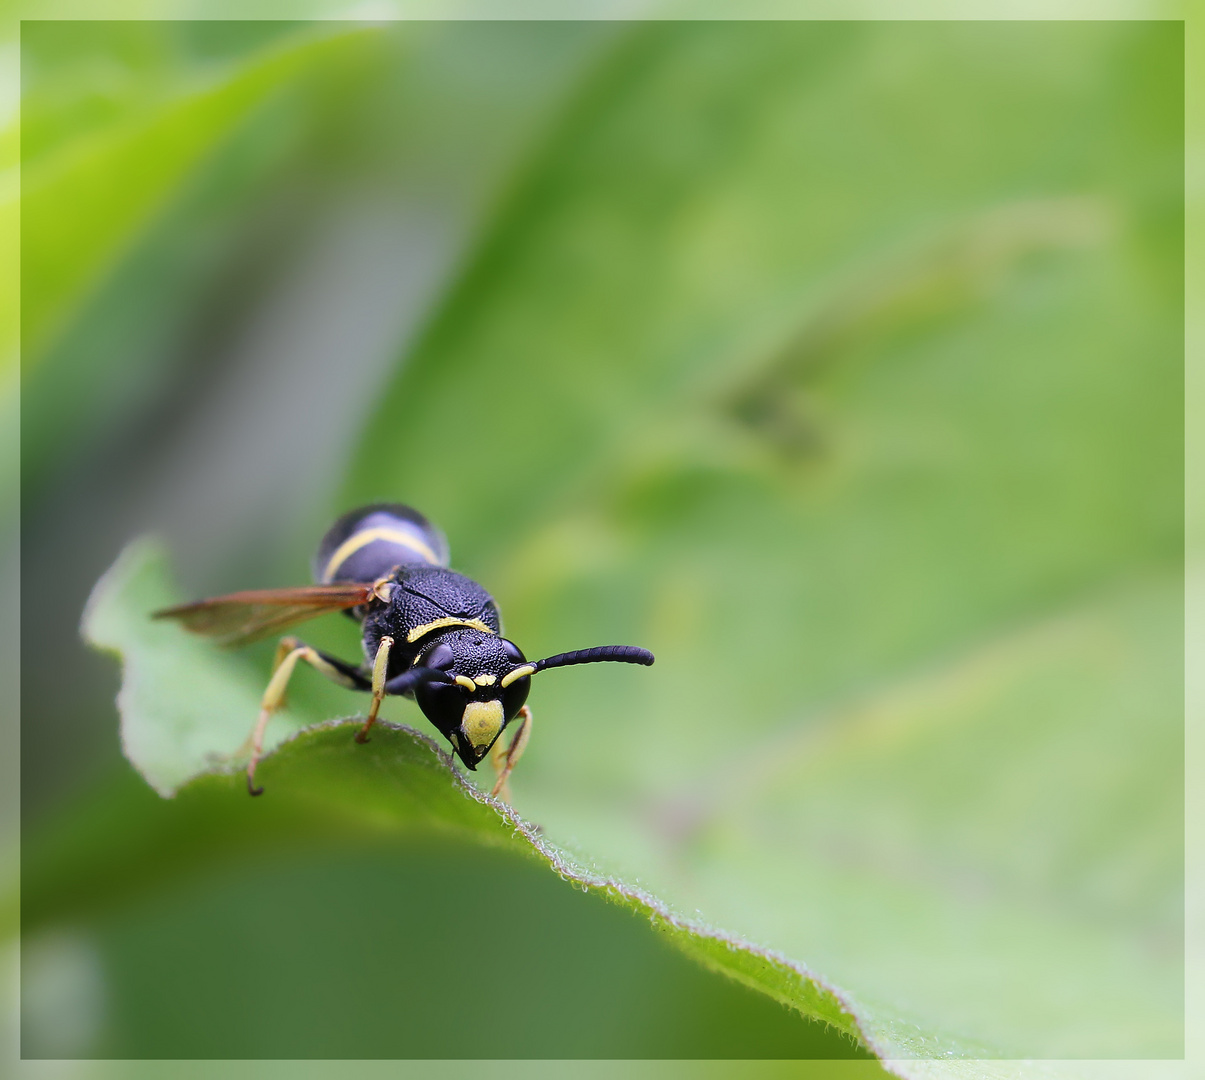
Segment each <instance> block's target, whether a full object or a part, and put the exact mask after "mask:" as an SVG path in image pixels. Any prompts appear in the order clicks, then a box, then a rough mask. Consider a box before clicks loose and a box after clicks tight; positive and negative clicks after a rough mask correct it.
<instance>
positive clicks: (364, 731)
mask: <svg viewBox="0 0 1205 1080" xmlns="http://www.w3.org/2000/svg"><path fill="white" fill-rule="evenodd" d="M392 648H393V638H391V637H383V638H381V644H380V645H378V646H377V655H376V659H374V660H373V662H372V705H371V706H370V707H369V709H368V720H367V721H366V722H365V724H364V726H363V727H362V728H360V730H359V731H357V732H356V742H358V743H366V742H368V729H369V728H371V727H372V725H373V724H375V723H376V722H377V713H378V712H379V711H380V708H381V702H382V701H384V700H385V675H386V673H387V672H388V670H389V650H390V649H392Z"/></svg>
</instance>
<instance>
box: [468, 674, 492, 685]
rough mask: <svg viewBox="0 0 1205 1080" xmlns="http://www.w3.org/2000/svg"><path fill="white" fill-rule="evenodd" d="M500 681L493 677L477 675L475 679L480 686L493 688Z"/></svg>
mask: <svg viewBox="0 0 1205 1080" xmlns="http://www.w3.org/2000/svg"><path fill="white" fill-rule="evenodd" d="M497 681H498V680H497V679H496V678H495V677H494V676H493V675H476V676H474V678H473V682H475V683H476V684H477V685H478V686H493V685H494V683H496V682H497Z"/></svg>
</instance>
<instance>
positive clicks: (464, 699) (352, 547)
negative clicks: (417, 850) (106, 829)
mask: <svg viewBox="0 0 1205 1080" xmlns="http://www.w3.org/2000/svg"><path fill="white" fill-rule="evenodd" d="M448 561H449V552H448V542H447V540H446V538H445V537H444V535H443V533H442V532H441V531H440V530H439V529H438V528H436V527H435V526H434V525H433V524H431V522H429V521H428V520H427V519H426V518H425V517H423V515H422V514H420V513H419V512H418V511H417V510H414V509H412V508H411V507H409V506H402V505H401V504H397V503H378V504H375V505H373V506H365V507H361V508H360V509H358V510H352V511H350V512H349V513H347V514H344V515H343V516H342V517H341V518H339V520H338V521H336V522H335V524H334V525H332V526H331V527H330V529H329V530H328V531H327V534H326V536H324V537H323V538H322V543H321V544H320V545H319V547H318V555H317V557H316V558H315V560H314V579H315V581H316V582H317V584H315V585H303V586H300V587H298V588H293V589H258V590H251V591H248V592H237V593H231V594H230V595H228V596H217V597H213V598H211V599H209V600H199V601H197V602H196V603H193V604H184V605H182V606H180V607H174V608H169V609H167V610H166V611H158V612H156V613H155V615H154V617H155V618H162V619H178V620H179V621H180V622H181V623H183V624H184V626H185V627H187V628H188V629H189V630H193V631H195V632H196V633H199V634H206V635H209V636H211V637H215V638H217V639H219V640H221V641H222V642H223V643H224V644H228V645H241V644H243V643H245V642H248V641H253V640H255V639H256V638H259V637H263V636H265V635H266V634H269V633H271V632H272V631H273V630H279V629H283V628H284V627H286V626H288V625H290V624H292V623H295V622H299V621H301V620H302V619H308V618H311V617H313V616H315V615H321V614H322V613H323V612H327V611H338V610H344V611H346V612H347V613H348V614H349V615H351V616H352V618H354V619H356V620H357V621H358V622H360V623H361V625H362V629H363V645H364V656H365V661H366V662H365V663H364V664H360V665H357V664H350V663H348V662H346V661H344V660H340V659H339V658H338V657H335V656H330V655H329V654H327V653H324V652H320V651H319V650H317V649H315V648H312V647H311V646H309V645H306V644H305V643H304V642H301V641H298V640H297V638H295V637H285V638H282V639H281V642H280V646H279V647H278V648H277V650H276V662H275V664H274V667H273V673H272V677H271V679H270V680H269V682H268V688H267V689H266V690H265V691H264V696H263V700H262V702H261V703H260V713H259V719H258V721H257V722H256V725H255V728H254V730H253V732H252V735H251V760H250V762H249V764H248V765H247V789H248V791H250V793H251V794H252V795H260V794H262V793H263V788H262V787H256V786H255V768H256V766H257V765H258V764H259V759H260V757H261V756H262V754H263V740H264V729H265V728H266V727H267V726H268V720H269V719H270V718H271V716H272V713H273V712H274V711H275V710H276V709H278V708H280V706H281V705H282V704H283V702H284V698H285V689H286V687H287V686H288V682H289V677H290V676H291V675H292V674H293V669H294V668H295V667H296V666H297V661H299V660H304V661H305V662H306V663H307V664H310V665H311V666H312V667H314V668H317V669H318V670H319V671H320V672H322V674H323V675H325V676H326V677H327V678H328V679H332V680H333V681H335V682H337V683H339V684H340V685H342V686H346V687H347V688H348V689H350V690H363V691H365V692H368V693H371V694H372V704H371V706H370V707H369V710H368V719H367V720H366V721H365V723H364V726H363V727H362V728H361V729H360V731H359V732H357V734H356V740H357V741H358V742H367V741H368V732H369V729H371V727H372V725H373V724H374V723H375V722H376V718H377V712H378V710H379V709H380V707H381V701H382V699H383V698H384V697H385V695H386V694H401V695H403V696H405V697H412V698H414V700H415V701H417V702H418V705H419V708H421V709H422V711H423V713H424V714H425V715H426V717H427V719H428V720H430V721H431V723H432V724H434V725H435V727H436V728H438V729H439V731H440V732H441V733H442V734H443V735H444V737H445V738H446V739H447V740H448V741H449V742H450V743H451V744H452V749H453V750H454V751H455V752H456V754H457V755H458V756H459V757H460V760H461V761H463V762H464V763H465V765H466V766H468V768H470V769H473V770H475V769H476V768H477V765H478V763H479V762H480V761H481V760H482V759H483V758H484V757H485V755H486V754H488V753H489V752H490V750H491V749H494V754H493V755H492V760H493V762H494V765H495V767H496V768H497V771H498V781H497V783H496V784H495V785H494V789H493V793H494V794H495V795H497V794H499V793H500V792H503V791H504V789H505V785H506V780H507V777H508V776H509V775H510V772H511V770H512V769H513V768H514V766H515V762H516V761H518V759H519V756H520V755H521V754H522V753H523V749H524V747H525V746H526V745H527V740H528V738H529V737H530V735H531V710H530V709H529V708H528V707H527V705H526V701H527V694H528V691H529V690H530V689H531V677H532V676H533V675H534V674H535V673H536V672H537V671H545V670H547V669H548V668H555V667H567V666H569V665H570V664H594V663H598V662H600V661H604V660H612V661H619V662H621V663H626V664H645V665H648V664H651V663H652V662H653V654H652V653H651V652H649V651H648V650H647V649H640V648H637V647H636V646H634V645H600V646H597V647H596V648H593V649H580V650H578V651H576V652H567V653H558V654H557V655H556V656H549V657H545V658H544V659H543V660H534V661H529V660H527V658H526V657H524V655H523V652H522V650H520V649H519V647H518V646H517V645H515V643H514V642H512V641H508V640H507V639H506V638H504V637H503V636H502V623H501V620H500V619H499V617H498V606H497V604H495V603H494V600H493V597H491V596H490V594H489V593H487V592H486V591H485V590H484V589H483V588H482V587H481V586H480V585H478V584H477V582H475V581H473V580H472V579H470V578H467V577H465V576H464V575H463V574H458V573H456V572H455V571H453V570H450V569H448ZM516 717H522V722H521V723H520V725H519V727H518V728H517V729H516V731H515V734H514V737H513V738H512V739H511V741H510V745H509V746H507V747H505V749H504V748H503V745H502V743H501V742H499V737H500V736H501V734H502V732H503V731H504V730H505V729H506V727H507V726H508V725H509V724H510V723H511V722H512V721H513V720H515V719H516ZM495 747H496V749H495Z"/></svg>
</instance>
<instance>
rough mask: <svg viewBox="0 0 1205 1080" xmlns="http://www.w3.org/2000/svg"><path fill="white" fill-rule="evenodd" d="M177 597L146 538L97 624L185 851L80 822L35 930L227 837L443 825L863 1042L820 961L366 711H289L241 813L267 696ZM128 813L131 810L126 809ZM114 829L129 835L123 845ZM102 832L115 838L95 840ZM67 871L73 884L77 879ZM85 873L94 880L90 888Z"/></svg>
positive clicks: (231, 846) (44, 893) (101, 821)
mask: <svg viewBox="0 0 1205 1080" xmlns="http://www.w3.org/2000/svg"><path fill="white" fill-rule="evenodd" d="M177 599H178V597H177V596H176V595H175V594H174V593H173V591H172V589H171V588H170V585H169V583H168V581H167V578H166V566H165V561H164V556H163V554H162V552H161V550H159V548H158V546H157V545H155V544H153V543H150V542H147V541H142V542H139V543H137V544H135V545H133V546H131V547H130V548H129V549H127V550H126V552H125V553H123V555H122V556H121V558H120V559H119V560H118V562H117V563H116V564H115V566H114V567H113V569H112V570H110V572H109V573H108V574H106V575H105V577H104V578H103V579H102V580H101V582H100V583H99V584H98V586H97V588H96V590H95V592H94V595H93V597H92V600H91V602H90V604H89V607H88V611H87V614H86V616H85V620H84V632H85V634H86V636H87V637H88V638H89V640H90V641H91V642H92V643H93V644H95V645H97V646H98V647H101V648H104V649H106V650H108V651H111V652H113V653H115V654H116V655H117V656H119V657H120V659H121V661H122V664H123V677H122V691H121V695H120V697H119V699H118V700H119V706H120V710H121V722H122V744H123V747H124V750H125V752H126V755H127V757H128V758H129V759H130V761H131V762H132V763H133V764H134V766H135V767H136V768H137V769H138V770H139V771H140V772H141V773H142V774H143V775H144V776H145V777H146V778H147V780H148V781H149V782H150V783H151V784H152V785H153V786H154V787H155V788H156V789H157V790H158V791H160V792H161V793H162V794H164V795H171V796H173V797H174V800H175V802H176V803H177V804H178V805H177V807H176V808H175V810H174V811H173V815H174V820H175V826H174V830H175V835H177V836H178V837H183V838H186V842H185V843H184V845H183V849H182V850H171V851H170V853H169V855H168V856H167V859H166V861H164V858H163V856H162V855H156V857H154V858H151V857H150V856H149V854H148V852H149V851H158V850H159V847H157V846H156V841H157V839H158V836H157V833H156V832H155V831H154V830H155V829H156V827H157V828H160V829H161V828H162V827H163V825H162V823H160V824H159V825H158V826H154V825H150V824H148V821H149V819H148V816H147V815H145V814H141V815H125V816H128V817H129V818H130V821H129V822H128V823H127V826H126V827H124V828H122V829H120V830H115V829H114V826H113V822H112V821H109V820H106V819H105V818H104V817H103V816H102V817H100V818H97V819H93V820H89V821H88V822H86V823H84V825H82V826H79V825H77V826H75V827H74V828H73V829H70V830H67V831H66V834H65V835H66V837H67V839H66V840H62V839H60V840H59V842H58V843H57V844H55V843H43V844H41V845H37V850H38V854H37V855H36V857H35V861H34V863H33V864H32V865H31V866H28V867H27V879H28V880H30V881H31V882H32V883H33V884H32V886H31V888H32V889H33V891H32V892H27V893H26V894H25V897H24V899H25V903H26V904H27V905H28V906H29V908H30V910H31V911H35V912H36V913H37V914H36V916H35V917H33V918H31V920H30V921H29V925H28V926H27V930H29V929H31V928H33V927H36V926H37V925H38V924H39V923H40V922H43V921H45V920H54V919H56V918H58V919H62V918H63V917H64V916H67V915H71V916H74V917H76V918H78V917H79V915H80V913H81V911H84V910H87V909H89V908H91V907H94V906H96V905H97V904H102V905H103V903H104V898H105V896H106V895H112V894H113V893H118V894H128V893H129V892H130V891H131V890H137V889H138V888H139V887H140V884H141V885H142V886H143V887H145V879H147V878H149V879H150V880H154V879H156V878H160V877H163V876H165V875H169V874H171V873H172V872H174V870H175V869H176V868H177V866H178V865H179V866H188V865H195V864H196V862H197V861H198V860H199V859H200V858H201V857H202V856H203V854H204V853H205V852H207V851H212V850H215V849H218V848H224V849H226V851H227V854H229V851H230V850H238V849H239V848H240V847H248V846H250V847H251V849H252V850H255V851H257V852H259V853H261V854H262V853H263V852H264V851H266V850H272V849H274V848H278V847H280V846H281V845H282V842H284V841H285V840H287V838H289V837H308V838H310V839H313V838H315V837H321V836H324V835H328V834H331V833H332V832H333V831H337V830H338V829H339V828H340V827H341V826H343V825H346V824H351V825H354V826H355V828H356V829H357V831H358V833H359V834H360V836H361V837H362V838H363V837H366V836H371V835H373V834H377V835H384V836H389V835H394V834H399V833H418V834H421V835H430V834H435V835H437V836H442V837H446V838H448V839H449V840H450V841H451V840H455V841H467V842H470V843H472V844H477V845H485V846H488V847H493V848H497V849H500V850H503V851H506V852H509V853H512V854H515V855H519V856H522V857H524V858H527V859H535V860H537V861H538V862H540V863H542V864H543V865H545V866H547V867H549V868H550V869H552V870H553V871H555V872H556V873H557V874H558V875H559V876H560V877H561V878H562V879H563V880H565V881H566V882H567V883H569V884H571V885H574V886H576V887H578V888H580V889H583V890H588V891H591V892H597V893H599V894H601V895H603V896H605V897H606V898H607V899H608V900H610V901H612V902H614V903H616V904H618V905H620V906H621V907H623V908H626V909H627V910H629V911H631V912H633V913H634V914H636V915H638V916H640V917H641V918H642V919H647V920H648V921H649V922H650V923H651V925H652V926H653V928H654V929H655V930H657V931H659V932H660V933H661V934H662V935H663V936H664V938H665V939H666V940H667V941H668V942H670V943H671V944H673V945H675V946H676V947H677V948H679V949H680V950H682V951H683V952H685V953H686V954H687V955H689V956H691V957H694V958H695V959H697V960H698V961H700V962H701V963H702V964H704V965H705V966H706V967H708V968H710V969H711V970H713V971H717V972H722V973H724V974H726V975H729V976H731V977H733V978H735V979H737V980H738V981H739V982H741V983H743V984H745V985H747V986H751V987H754V988H756V989H758V990H760V991H762V992H764V993H768V994H769V995H770V996H772V997H773V998H774V999H775V1000H776V1001H779V1002H780V1003H782V1004H784V1005H787V1006H789V1007H791V1008H793V1009H795V1010H797V1011H798V1012H799V1013H800V1014H802V1015H803V1016H806V1017H809V1018H813V1019H816V1020H821V1021H823V1022H824V1023H826V1024H829V1025H832V1027H834V1028H836V1029H837V1030H838V1031H839V1032H841V1033H843V1034H845V1035H848V1036H851V1037H854V1038H856V1037H857V1035H858V1032H857V1026H856V1023H855V1021H854V1019H853V1017H852V1016H851V1015H850V1014H849V1012H848V1010H847V1009H846V1008H845V1006H844V1004H843V1003H842V1001H841V1000H840V998H839V997H838V996H836V995H835V994H834V993H833V992H832V991H831V990H829V989H828V988H827V987H826V986H824V985H823V984H822V983H820V982H818V981H816V980H815V979H814V978H813V977H812V976H811V974H810V973H809V972H808V971H806V970H805V969H803V968H801V967H799V966H798V965H795V964H791V963H789V962H786V961H784V960H783V958H781V957H779V956H777V955H775V954H773V953H771V952H769V951H767V950H765V949H760V948H757V947H756V946H753V945H751V944H749V943H747V942H743V941H740V940H739V939H737V938H735V937H733V936H732V935H729V934H726V933H724V932H723V931H720V930H717V929H715V928H712V927H709V926H706V925H704V924H702V923H700V922H699V921H697V920H694V919H688V918H684V917H683V916H682V915H681V914H679V913H677V912H674V911H672V910H671V909H669V908H668V907H667V906H666V905H664V904H663V903H661V902H660V901H659V900H658V899H657V898H655V897H654V896H652V895H651V894H649V893H647V892H646V891H644V890H643V889H640V888H637V887H633V886H632V885H630V884H628V883H626V882H624V881H622V880H620V879H618V878H616V877H613V876H610V875H604V874H599V873H596V872H594V871H592V870H590V869H589V868H587V867H585V866H583V865H581V864H580V863H578V862H576V861H575V860H573V859H572V858H570V857H569V856H567V855H566V854H565V853H564V852H563V851H561V850H560V849H558V848H557V847H555V846H554V845H552V844H550V843H549V842H548V841H547V840H546V839H545V838H544V837H542V836H541V834H540V830H539V829H538V828H536V827H535V826H533V825H532V824H530V823H529V822H527V821H525V820H524V819H522V818H520V817H519V816H518V815H517V814H516V813H515V812H514V811H513V810H512V809H511V808H509V807H508V806H506V805H505V804H503V803H500V802H498V801H497V800H494V799H492V798H490V797H489V796H488V795H486V794H484V793H483V792H481V791H479V790H478V789H477V788H476V787H474V786H473V785H472V784H471V783H470V782H469V781H468V780H467V779H466V778H465V777H464V776H463V775H462V774H461V773H460V772H459V771H458V770H457V769H455V768H453V767H452V766H451V764H450V760H449V756H448V754H447V753H446V752H444V751H442V750H441V749H439V748H438V747H437V746H436V745H435V743H434V742H433V741H432V740H431V739H430V738H428V737H427V736H425V735H423V734H420V733H419V732H416V731H413V730H411V729H410V728H407V727H403V726H399V725H395V724H392V723H390V722H388V721H382V722H381V725H380V730H379V731H378V732H377V733H376V734H375V735H374V736H373V739H372V741H371V742H370V743H369V744H368V745H366V746H361V745H359V744H357V743H356V742H355V741H354V739H353V738H352V735H353V734H354V732H355V731H356V730H357V728H358V726H359V724H360V720H359V719H351V720H333V721H328V722H325V723H318V724H312V725H310V726H309V727H305V728H298V725H299V724H301V723H302V722H303V721H304V719H305V718H306V714H305V713H300V712H293V713H292V714H291V715H286V716H284V717H282V719H281V721H280V723H279V724H277V723H275V722H274V724H273V726H272V727H271V728H270V729H269V733H270V739H269V741H270V742H271V743H273V744H274V745H275V750H274V752H273V753H271V754H270V755H269V756H268V757H266V758H265V759H264V761H263V763H262V764H261V766H260V773H259V779H260V780H261V781H262V783H263V784H264V786H265V787H266V788H267V789H268V792H269V795H268V797H265V798H264V799H262V800H257V801H256V803H255V804H254V805H256V806H257V807H259V806H261V805H262V806H263V807H264V810H263V811H262V812H261V811H257V815H256V817H255V820H254V821H251V820H245V819H246V813H245V811H243V810H242V809H241V808H243V807H245V806H246V805H247V804H248V800H247V796H246V791H245V786H244V783H243V777H242V775H241V773H240V772H238V771H237V765H235V764H233V763H231V764H229V765H228V766H215V764H214V761H213V759H214V757H215V755H220V754H227V755H229V754H233V753H235V752H236V749H237V746H238V744H239V742H240V741H241V739H242V737H243V736H244V734H245V732H246V727H247V723H248V720H249V719H250V718H253V717H254V716H255V714H256V711H257V698H258V694H257V693H256V691H255V690H254V688H253V686H252V684H251V682H250V681H249V678H248V671H247V670H246V668H245V667H244V666H243V665H242V664H240V662H239V661H238V660H237V658H236V657H235V655H234V654H232V653H229V652H225V653H223V652H222V651H221V650H219V649H217V648H216V647H215V646H212V645H210V644H208V643H206V642H204V641H203V640H201V639H198V638H196V637H194V636H191V635H189V634H187V633H186V632H184V631H182V630H180V629H179V628H178V627H175V626H173V625H172V624H171V623H163V622H157V621H152V620H151V619H149V618H148V614H149V612H150V611H152V610H155V609H156V608H158V607H160V606H162V605H164V604H167V603H171V602H173V601H175V600H177ZM290 732H291V733H290ZM117 812H118V813H123V811H121V809H120V807H118V808H117ZM182 822H183V823H182ZM148 830H149V831H148ZM114 832H118V834H119V835H122V837H123V839H122V841H121V843H120V845H118V846H117V847H115V846H114V844H113V843H112V836H113V834H114ZM98 835H104V836H105V837H106V838H107V841H106V842H104V843H101V842H98V841H97V836H98ZM160 846H161V845H160ZM177 846H178V845H172V848H173V849H174V848H176V847H177ZM144 848H145V849H147V850H146V851H143V849H144ZM140 853H141V854H140ZM140 877H141V878H143V879H144V881H143V882H140V881H139V878H140ZM64 880H67V881H70V882H71V883H72V884H73V886H74V887H71V888H68V887H64ZM81 881H83V882H88V883H90V884H89V886H88V887H87V888H82V889H81V887H80V882H81Z"/></svg>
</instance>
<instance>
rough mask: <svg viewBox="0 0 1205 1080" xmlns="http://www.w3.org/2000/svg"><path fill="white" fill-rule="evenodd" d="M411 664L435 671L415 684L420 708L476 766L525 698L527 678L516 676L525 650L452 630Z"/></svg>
mask: <svg viewBox="0 0 1205 1080" xmlns="http://www.w3.org/2000/svg"><path fill="white" fill-rule="evenodd" d="M414 664H415V667H416V668H418V667H421V668H427V669H430V670H431V671H432V672H437V673H439V675H438V676H437V677H434V678H429V679H425V680H423V681H422V682H419V683H417V684H416V685H415V687H414V699H415V701H417V702H418V705H419V708H421V709H422V710H423V713H424V714H425V715H426V717H427V719H428V720H430V721H431V723H432V724H434V725H435V726H436V727H437V728H438V729H439V730H440V731H441V732H442V733H443V734H444V736H445V737H446V738H447V739H448V741H449V742H451V744H452V748H453V749H454V750H455V751H456V753H457V755H458V756H459V757H460V760H461V761H463V762H464V763H465V765H466V766H468V768H470V769H476V768H477V765H478V763H479V762H480V761H481V759H482V758H484V757H485V755H486V754H487V753H489V750H490V747H492V746H493V745H494V743H495V742H496V741H497V739H498V736H499V735H501V734H502V730H503V729H504V728H505V727H506V725H507V724H509V723H510V722H511V721H512V720H513V719H514V718H515V717H516V716H517V715H518V713H519V710H520V709H521V708H522V707H523V703H524V702H525V701H526V700H527V694H528V691H529V690H530V689H531V676H530V674H529V673H528V674H520V675H516V670H518V671H523V670H524V665H525V660H524V657H523V653H522V652H521V651H520V650H519V648H518V646H517V645H515V644H514V643H513V642H510V641H507V640H506V639H505V638H500V637H497V636H495V635H493V634H485V633H481V632H480V631H477V630H471V629H456V630H449V631H447V632H445V633H443V634H441V635H440V636H439V637H438V638H436V639H435V640H434V641H433V642H432V643H431V644H429V645H427V646H426V647H424V649H423V650H422V651H421V652H420V653H419V655H418V657H417V659H416V660H415V662H414Z"/></svg>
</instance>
